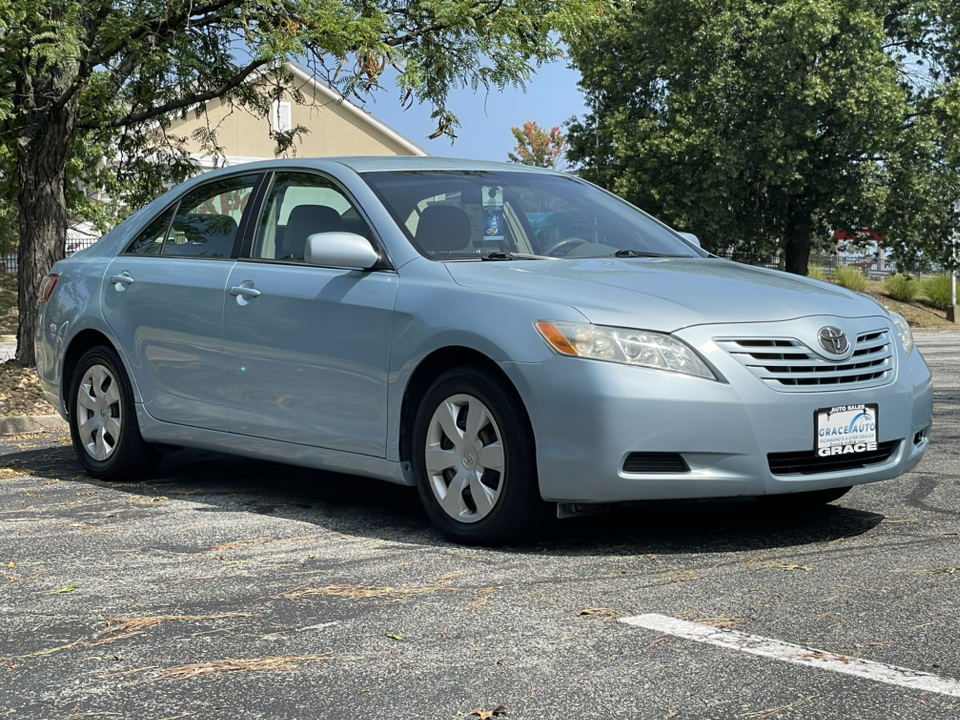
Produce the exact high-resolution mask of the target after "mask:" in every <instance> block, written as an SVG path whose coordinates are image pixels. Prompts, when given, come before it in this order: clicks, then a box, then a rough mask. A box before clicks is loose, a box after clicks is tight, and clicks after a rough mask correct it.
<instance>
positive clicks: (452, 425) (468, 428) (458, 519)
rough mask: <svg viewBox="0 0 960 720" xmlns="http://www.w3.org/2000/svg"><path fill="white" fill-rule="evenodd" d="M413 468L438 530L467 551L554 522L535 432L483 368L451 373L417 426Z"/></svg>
mask: <svg viewBox="0 0 960 720" xmlns="http://www.w3.org/2000/svg"><path fill="white" fill-rule="evenodd" d="M413 435H414V440H413V442H414V445H413V468H414V473H415V475H416V479H417V489H418V491H419V493H420V500H421V501H422V502H423V506H424V508H425V509H426V511H427V515H429V516H430V519H431V520H432V521H433V523H434V524H435V525H436V526H437V527H438V528H439V529H440V530H441V531H442V532H443V533H444V535H446V536H447V537H449V538H450V539H452V540H455V541H456V542H460V543H464V544H466V545H503V544H506V543H511V542H517V541H519V540H522V539H525V538H527V537H530V536H531V535H532V534H534V533H535V532H537V530H539V529H540V528H541V527H542V525H543V523H544V522H545V521H546V519H547V517H548V509H549V507H548V506H547V504H546V503H544V502H543V500H541V498H540V488H539V483H538V480H537V467H536V451H535V447H536V446H535V442H534V437H533V429H532V428H531V426H530V421H529V419H528V417H527V413H526V410H525V409H524V407H523V403H522V402H521V400H520V398H519V397H518V396H517V394H516V391H515V390H514V389H513V387H512V386H511V385H510V384H509V383H508V382H507V381H506V380H505V379H504V378H501V377H499V376H496V375H494V374H492V373H490V372H488V371H486V370H485V369H484V368H481V367H476V366H468V367H461V368H455V369H453V370H449V371H447V372H446V373H444V374H443V375H441V376H440V377H439V378H437V380H436V381H435V382H434V383H433V385H432V386H431V387H430V389H429V390H427V392H426V394H425V395H424V397H423V399H422V401H421V403H420V406H419V408H418V410H417V415H416V420H415V422H414V433H413Z"/></svg>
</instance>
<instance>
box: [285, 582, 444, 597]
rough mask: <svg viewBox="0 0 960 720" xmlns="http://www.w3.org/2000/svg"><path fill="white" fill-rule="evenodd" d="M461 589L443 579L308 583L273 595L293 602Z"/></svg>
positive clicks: (396, 595) (404, 594)
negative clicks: (415, 583)
mask: <svg viewBox="0 0 960 720" xmlns="http://www.w3.org/2000/svg"><path fill="white" fill-rule="evenodd" d="M459 590H460V588H457V587H450V586H448V585H446V584H445V581H444V580H443V579H441V581H440V582H437V583H435V584H433V585H424V586H419V587H390V586H371V585H327V586H326V587H321V588H315V587H310V586H308V585H301V586H299V587H295V588H293V589H292V590H289V591H287V592H285V593H280V594H279V595H274V596H272V597H282V598H284V599H286V600H290V601H292V602H295V601H297V600H302V599H304V598H309V597H313V596H317V595H325V596H328V597H341V598H349V599H351V600H366V599H380V600H383V599H387V600H405V599H406V598H410V597H415V596H417V595H429V594H431V593H437V592H456V591H459Z"/></svg>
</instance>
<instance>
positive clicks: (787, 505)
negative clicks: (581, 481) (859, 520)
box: [757, 485, 852, 510]
mask: <svg viewBox="0 0 960 720" xmlns="http://www.w3.org/2000/svg"><path fill="white" fill-rule="evenodd" d="M851 489H852V487H851V486H849V485H848V486H847V487H838V488H827V489H826V490H810V491H808V492H800V493H788V494H786V495H763V496H761V497H759V498H757V499H758V500H759V501H760V502H761V503H763V504H764V505H766V506H767V507H770V508H775V509H777V510H810V509H813V508H817V507H820V506H822V505H826V504H827V503H831V502H833V501H834V500H839V499H840V498H842V497H843V496H844V495H846V494H847V493H848V492H850V490H851Z"/></svg>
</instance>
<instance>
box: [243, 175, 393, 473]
mask: <svg viewBox="0 0 960 720" xmlns="http://www.w3.org/2000/svg"><path fill="white" fill-rule="evenodd" d="M340 230H347V231H352V232H359V233H360V234H366V235H367V237H370V235H369V229H368V228H367V227H366V224H365V223H364V221H363V220H362V219H361V217H360V215H359V214H358V213H357V211H356V209H355V208H354V207H353V205H352V203H351V202H350V200H349V199H348V198H347V196H346V195H345V193H343V192H342V191H341V190H340V189H339V188H338V187H337V186H336V185H334V184H333V183H332V182H331V181H329V180H327V179H325V178H324V177H323V176H320V175H316V174H312V173H278V174H277V175H276V177H275V179H274V183H273V186H272V188H271V189H270V191H269V193H268V195H267V199H266V204H265V206H264V210H263V213H262V214H261V220H260V223H259V226H258V227H257V228H256V236H255V238H254V242H253V247H252V250H251V252H250V257H249V258H246V259H241V260H239V261H238V262H237V264H236V265H235V266H234V267H233V269H232V270H231V273H230V278H229V281H228V282H227V295H226V297H227V302H226V305H225V307H224V362H225V366H224V378H225V382H226V390H225V392H226V400H227V403H228V405H229V408H230V409H229V411H228V421H229V428H230V430H231V431H232V432H235V433H241V434H244V435H251V436H255V437H264V438H270V439H276V440H285V441H289V442H294V443H299V444H303V445H311V446H315V447H324V448H330V449H334V450H342V451H347V452H353V453H360V454H364V455H372V456H375V457H384V456H385V453H386V431H387V382H388V370H389V354H390V342H391V335H392V330H393V320H392V318H393V308H394V303H395V299H396V294H397V283H398V277H397V275H396V273H394V272H389V271H376V270H375V271H372V272H365V271H359V270H350V269H344V268H330V267H317V266H314V265H308V264H306V263H305V262H304V260H303V255H304V252H303V251H304V245H305V243H306V239H307V237H308V236H309V235H312V234H314V233H322V232H330V231H340Z"/></svg>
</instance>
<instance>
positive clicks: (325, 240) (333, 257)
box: [303, 232, 380, 270]
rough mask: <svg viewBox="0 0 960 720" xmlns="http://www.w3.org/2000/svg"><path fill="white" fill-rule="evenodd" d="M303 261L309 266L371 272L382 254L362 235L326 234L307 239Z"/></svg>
mask: <svg viewBox="0 0 960 720" xmlns="http://www.w3.org/2000/svg"><path fill="white" fill-rule="evenodd" d="M303 259H304V261H305V262H307V263H308V264H309V265H323V266H324V267H345V268H359V269H360V270H369V269H370V268H372V267H373V266H374V265H376V264H377V263H378V262H379V261H380V254H379V253H378V252H377V251H376V250H374V248H373V245H371V244H370V241H369V240H367V239H366V238H365V237H363V236H362V235H357V234H356V233H351V232H325V233H314V234H313V235H311V236H310V237H308V238H307V244H306V247H305V248H304V252H303Z"/></svg>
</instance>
